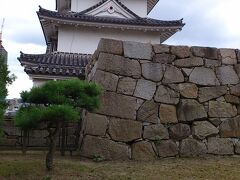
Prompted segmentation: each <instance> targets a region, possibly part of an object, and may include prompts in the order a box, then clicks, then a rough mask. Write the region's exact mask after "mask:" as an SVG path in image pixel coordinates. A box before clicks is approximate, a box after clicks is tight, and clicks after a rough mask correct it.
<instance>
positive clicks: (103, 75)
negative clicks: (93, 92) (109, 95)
mask: <svg viewBox="0 0 240 180" xmlns="http://www.w3.org/2000/svg"><path fill="white" fill-rule="evenodd" d="M93 81H94V82H96V83H98V84H99V85H100V86H101V87H102V88H103V90H107V91H116V89H117V84H118V76H117V75H115V74H112V73H109V72H104V71H101V70H97V71H96V74H95V75H94V77H93Z"/></svg>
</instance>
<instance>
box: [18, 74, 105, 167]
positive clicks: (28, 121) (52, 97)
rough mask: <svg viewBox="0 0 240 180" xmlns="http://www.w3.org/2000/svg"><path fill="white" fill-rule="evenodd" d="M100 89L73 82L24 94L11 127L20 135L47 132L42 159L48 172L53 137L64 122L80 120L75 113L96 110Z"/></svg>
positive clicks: (51, 84)
mask: <svg viewBox="0 0 240 180" xmlns="http://www.w3.org/2000/svg"><path fill="white" fill-rule="evenodd" d="M100 94H101V89H100V87H99V86H98V85H96V84H94V83H89V82H87V81H80V80H77V79H73V80H67V81H48V82H47V83H45V84H44V85H43V86H41V87H34V88H32V89H31V91H29V92H27V91H24V92H22V93H21V97H22V100H23V102H24V103H26V106H25V107H22V108H21V109H20V110H19V112H18V113H17V115H16V117H15V124H16V125H17V126H18V127H20V128H21V129H22V130H24V131H28V130H31V129H34V128H37V127H41V128H45V129H47V131H48V132H49V136H48V138H49V152H48V154H47V158H46V166H47V169H48V170H51V169H52V159H53V154H54V151H55V146H56V139H57V137H56V136H57V134H58V133H59V131H60V128H61V127H62V128H63V127H64V125H65V123H66V122H74V121H78V120H80V116H79V115H80V111H79V109H83V108H84V109H87V110H89V111H92V110H94V109H96V108H98V107H99V105H100V98H99V96H100Z"/></svg>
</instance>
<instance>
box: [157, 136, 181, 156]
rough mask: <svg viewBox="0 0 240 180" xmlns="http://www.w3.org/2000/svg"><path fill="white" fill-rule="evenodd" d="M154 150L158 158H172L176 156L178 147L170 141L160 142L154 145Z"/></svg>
mask: <svg viewBox="0 0 240 180" xmlns="http://www.w3.org/2000/svg"><path fill="white" fill-rule="evenodd" d="M156 148H157V151H158V155H159V156H160V157H172V156H176V155H178V146H177V144H176V143H175V142H174V141H172V140H166V141H160V142H158V143H156Z"/></svg>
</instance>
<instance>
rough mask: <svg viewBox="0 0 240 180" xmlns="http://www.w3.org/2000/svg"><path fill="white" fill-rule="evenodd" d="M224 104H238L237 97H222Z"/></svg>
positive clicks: (227, 95)
mask: <svg viewBox="0 0 240 180" xmlns="http://www.w3.org/2000/svg"><path fill="white" fill-rule="evenodd" d="M224 98H225V100H226V102H228V103H231V104H240V100H239V97H237V96H234V95H230V94H226V95H225V96H224Z"/></svg>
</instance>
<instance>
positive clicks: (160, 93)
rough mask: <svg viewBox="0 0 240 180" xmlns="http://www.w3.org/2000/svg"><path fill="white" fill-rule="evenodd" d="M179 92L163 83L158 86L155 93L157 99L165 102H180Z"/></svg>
mask: <svg viewBox="0 0 240 180" xmlns="http://www.w3.org/2000/svg"><path fill="white" fill-rule="evenodd" d="M179 97H180V95H179V93H178V92H176V91H174V90H172V89H170V88H168V87H166V86H163V85H160V86H158V89H157V92H156V94H155V97H154V99H155V101H157V102H161V103H165V104H178V102H179Z"/></svg>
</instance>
